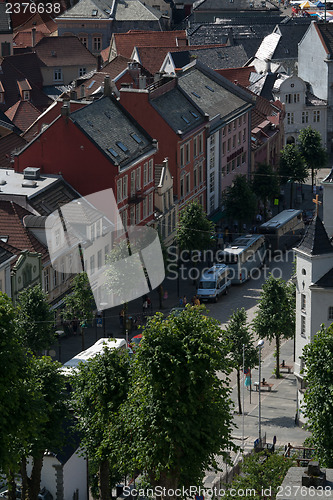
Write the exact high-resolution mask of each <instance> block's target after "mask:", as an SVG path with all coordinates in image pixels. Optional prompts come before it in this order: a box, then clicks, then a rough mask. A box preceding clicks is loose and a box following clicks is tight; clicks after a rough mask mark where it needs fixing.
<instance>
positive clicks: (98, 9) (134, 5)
mask: <svg viewBox="0 0 333 500" xmlns="http://www.w3.org/2000/svg"><path fill="white" fill-rule="evenodd" d="M161 17H162V13H161V12H160V11H158V10H156V9H153V8H152V7H148V6H147V5H144V4H143V3H142V2H140V1H139V0H80V1H79V2H78V3H77V4H76V5H74V7H72V8H71V9H69V10H67V11H66V12H64V13H63V14H62V15H61V16H59V17H58V19H63V20H66V19H91V20H98V19H110V20H112V19H115V20H116V21H133V20H139V21H140V20H141V21H142V20H146V21H156V20H158V19H160V18H161Z"/></svg>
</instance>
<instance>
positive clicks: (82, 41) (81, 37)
mask: <svg viewBox="0 0 333 500" xmlns="http://www.w3.org/2000/svg"><path fill="white" fill-rule="evenodd" d="M79 38H80V41H81V43H82V44H83V45H84V46H85V47H86V49H87V48H88V38H87V37H86V36H80V37H79Z"/></svg>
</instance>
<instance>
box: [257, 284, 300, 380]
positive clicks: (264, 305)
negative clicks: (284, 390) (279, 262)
mask: <svg viewBox="0 0 333 500" xmlns="http://www.w3.org/2000/svg"><path fill="white" fill-rule="evenodd" d="M253 327H254V330H255V331H256V332H257V334H258V336H259V337H260V338H262V339H264V338H267V339H268V340H269V341H270V342H271V341H272V340H273V339H275V344H276V350H275V354H276V368H275V375H276V378H280V343H281V339H289V338H292V337H293V336H294V335H295V285H294V284H293V283H286V282H285V281H283V280H282V279H277V278H274V277H273V276H272V275H270V276H269V278H268V279H267V280H266V281H265V283H264V284H263V287H262V293H261V295H260V299H259V304H258V310H257V312H256V316H255V318H254V320H253Z"/></svg>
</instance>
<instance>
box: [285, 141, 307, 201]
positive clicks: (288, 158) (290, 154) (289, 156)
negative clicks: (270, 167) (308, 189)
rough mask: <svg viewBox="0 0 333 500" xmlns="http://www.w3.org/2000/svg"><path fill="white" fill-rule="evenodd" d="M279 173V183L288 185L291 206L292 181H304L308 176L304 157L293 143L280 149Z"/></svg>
mask: <svg viewBox="0 0 333 500" xmlns="http://www.w3.org/2000/svg"><path fill="white" fill-rule="evenodd" d="M279 175H280V182H281V184H285V183H286V182H289V183H291V185H290V208H292V199H293V186H294V182H304V181H305V180H306V178H307V177H308V170H307V167H306V164H305V161H304V158H303V156H302V154H301V152H300V150H299V149H298V147H297V146H295V144H287V145H286V146H285V147H284V148H283V149H282V151H281V156H280V165H279Z"/></svg>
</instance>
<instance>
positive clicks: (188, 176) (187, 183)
mask: <svg viewBox="0 0 333 500" xmlns="http://www.w3.org/2000/svg"><path fill="white" fill-rule="evenodd" d="M190 176H191V174H186V194H188V193H189V192H190V190H191V189H190V188H191V178H190Z"/></svg>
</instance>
